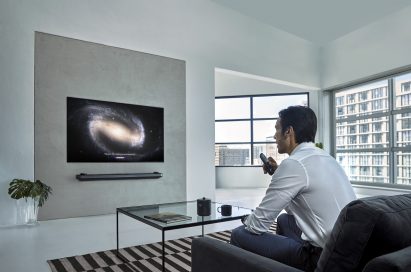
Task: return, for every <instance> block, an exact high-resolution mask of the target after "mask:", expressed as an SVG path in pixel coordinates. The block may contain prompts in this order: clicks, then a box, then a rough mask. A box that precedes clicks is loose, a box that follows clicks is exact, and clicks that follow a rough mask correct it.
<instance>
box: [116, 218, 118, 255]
mask: <svg viewBox="0 0 411 272" xmlns="http://www.w3.org/2000/svg"><path fill="white" fill-rule="evenodd" d="M116 232H117V233H116V237H117V255H118V211H117V213H116Z"/></svg>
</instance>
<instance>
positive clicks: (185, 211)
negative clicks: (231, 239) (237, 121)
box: [116, 200, 252, 271]
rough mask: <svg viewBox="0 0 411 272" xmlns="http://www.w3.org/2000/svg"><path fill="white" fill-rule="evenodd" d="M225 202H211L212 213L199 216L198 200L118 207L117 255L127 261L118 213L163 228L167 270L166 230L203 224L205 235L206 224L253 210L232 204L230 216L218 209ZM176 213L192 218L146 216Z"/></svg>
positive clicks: (163, 251)
mask: <svg viewBox="0 0 411 272" xmlns="http://www.w3.org/2000/svg"><path fill="white" fill-rule="evenodd" d="M221 205H224V204H223V203H218V202H211V215H209V216H198V215H197V201H196V200H194V201H186V202H175V203H165V204H155V205H146V206H132V207H123V208H117V213H116V232H117V251H116V252H117V256H118V257H119V258H120V259H122V260H123V261H127V259H126V258H125V257H123V256H122V255H121V254H120V252H119V226H118V215H119V213H122V214H124V215H126V216H129V217H131V218H134V219H136V220H138V221H140V222H143V223H145V224H147V225H150V226H152V227H154V228H156V229H159V230H161V233H162V240H161V242H162V267H163V271H165V248H164V245H165V243H164V242H165V232H166V231H168V230H174V229H182V228H189V227H195V226H201V235H202V236H204V225H209V224H214V223H220V222H226V221H233V220H238V219H241V218H242V217H243V216H244V215H248V214H250V213H251V212H252V210H251V209H247V208H242V207H238V206H232V214H231V215H230V216H222V215H221V213H219V212H218V211H217V209H218V208H219V207H221ZM167 212H171V213H176V214H180V215H186V216H190V217H191V219H189V220H184V221H179V222H172V223H163V222H160V221H157V220H152V219H148V218H145V217H144V216H147V215H153V214H158V213H167Z"/></svg>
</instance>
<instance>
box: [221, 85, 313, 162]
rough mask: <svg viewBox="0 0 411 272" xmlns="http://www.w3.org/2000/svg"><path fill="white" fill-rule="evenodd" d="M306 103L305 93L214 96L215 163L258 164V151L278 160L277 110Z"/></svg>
mask: <svg viewBox="0 0 411 272" xmlns="http://www.w3.org/2000/svg"><path fill="white" fill-rule="evenodd" d="M292 105H303V106H307V105H308V93H295V94H278V95H250V96H230V97H216V98H215V160H214V162H215V165H216V166H249V165H258V166H260V165H261V160H260V153H264V154H266V155H267V157H268V156H271V157H273V158H274V159H275V160H276V161H277V162H281V161H282V160H283V159H285V158H286V157H287V155H286V154H278V152H277V145H276V143H275V140H274V134H275V122H276V120H277V119H278V112H279V111H280V110H282V109H284V108H287V107H288V106H292Z"/></svg>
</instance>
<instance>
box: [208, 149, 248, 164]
mask: <svg viewBox="0 0 411 272" xmlns="http://www.w3.org/2000/svg"><path fill="white" fill-rule="evenodd" d="M250 158H251V145H249V144H237V145H236V144H228V145H215V165H216V166H244V165H250Z"/></svg>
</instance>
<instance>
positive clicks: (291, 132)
mask: <svg viewBox="0 0 411 272" xmlns="http://www.w3.org/2000/svg"><path fill="white" fill-rule="evenodd" d="M284 135H286V136H292V137H294V128H293V127H292V126H289V127H288V128H287V130H286V131H285V133H284Z"/></svg>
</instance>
